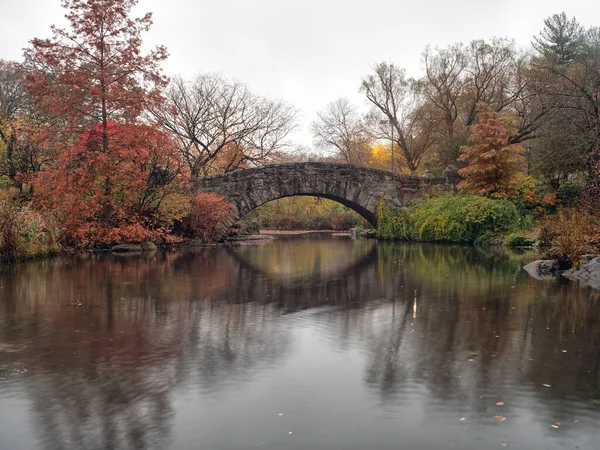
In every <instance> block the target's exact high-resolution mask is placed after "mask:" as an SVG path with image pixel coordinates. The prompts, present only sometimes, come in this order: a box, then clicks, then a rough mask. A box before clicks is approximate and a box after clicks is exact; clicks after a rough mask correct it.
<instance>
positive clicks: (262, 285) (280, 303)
mask: <svg viewBox="0 0 600 450" xmlns="http://www.w3.org/2000/svg"><path fill="white" fill-rule="evenodd" d="M266 245H267V246H268V245H269V244H266ZM227 253H228V254H229V255H230V256H231V258H232V260H233V261H235V262H236V263H237V266H238V270H237V273H236V275H235V279H232V280H231V290H230V291H229V292H228V293H225V297H226V298H227V299H228V300H229V301H231V302H235V303H239V302H242V303H254V302H255V303H258V304H271V303H273V304H274V306H276V307H278V308H281V309H282V310H284V311H287V312H290V311H300V310H306V309H310V308H314V307H320V306H343V307H355V306H361V305H363V304H364V302H366V301H371V300H372V299H373V298H377V299H389V298H392V297H393V296H394V295H395V292H396V286H395V284H399V280H398V282H394V283H392V284H391V285H390V284H389V283H387V284H383V285H382V284H381V282H380V278H379V277H378V273H379V265H378V264H377V261H378V260H379V255H378V253H379V252H378V246H377V244H376V243H375V244H374V245H373V247H372V248H370V249H369V251H368V252H367V254H365V255H364V256H363V257H361V258H360V259H359V260H358V261H356V262H355V263H354V264H351V265H349V266H347V268H346V269H344V271H339V272H335V273H333V274H329V275H327V276H314V277H311V278H309V279H300V280H289V279H278V278H277V277H273V276H272V275H270V274H268V273H267V272H266V271H264V270H261V269H260V268H257V267H256V266H255V265H254V264H250V263H249V262H248V261H246V260H244V259H243V258H240V256H239V255H236V253H235V249H228V250H227Z"/></svg>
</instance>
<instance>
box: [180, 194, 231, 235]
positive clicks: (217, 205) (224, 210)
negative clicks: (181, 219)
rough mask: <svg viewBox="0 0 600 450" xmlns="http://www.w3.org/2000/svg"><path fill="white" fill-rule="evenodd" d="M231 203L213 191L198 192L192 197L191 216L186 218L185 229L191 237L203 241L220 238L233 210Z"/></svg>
mask: <svg viewBox="0 0 600 450" xmlns="http://www.w3.org/2000/svg"><path fill="white" fill-rule="evenodd" d="M231 206H232V205H231V203H229V202H226V201H224V199H223V197H220V196H218V195H215V194H212V193H201V194H196V195H195V196H194V198H193V199H192V204H191V209H190V214H189V216H188V217H187V218H186V219H185V231H186V233H187V234H188V236H189V237H193V238H196V239H200V240H202V241H203V242H212V241H214V240H216V239H218V238H219V237H220V236H221V234H222V233H223V231H224V224H223V221H225V220H226V219H227V218H228V215H229V213H230V210H231Z"/></svg>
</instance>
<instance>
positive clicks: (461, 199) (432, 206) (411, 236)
mask: <svg viewBox="0 0 600 450" xmlns="http://www.w3.org/2000/svg"><path fill="white" fill-rule="evenodd" d="M532 228H533V224H532V220H531V217H530V216H526V215H523V214H521V213H520V212H519V210H518V209H517V206H516V205H515V203H513V202H512V201H510V200H505V199H502V200H496V199H490V198H486V197H479V196H474V195H443V196H440V197H432V198H428V199H423V200H419V201H417V202H415V203H413V204H412V205H410V206H409V207H408V208H403V209H399V210H398V209H392V208H389V207H387V206H386V204H385V203H384V202H383V201H382V200H381V201H380V202H379V204H378V207H377V232H376V237H377V238H379V239H384V240H404V241H416V242H446V243H458V244H475V245H489V244H500V243H502V242H505V243H507V244H509V245H512V246H521V245H529V246H530V245H532V244H533V243H534V240H533V239H531V238H529V237H526V234H527V233H530V232H531V230H532Z"/></svg>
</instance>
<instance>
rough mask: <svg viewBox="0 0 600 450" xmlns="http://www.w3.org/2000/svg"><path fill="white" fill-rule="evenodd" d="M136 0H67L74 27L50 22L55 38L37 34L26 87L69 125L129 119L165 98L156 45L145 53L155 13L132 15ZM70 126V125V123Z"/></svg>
mask: <svg viewBox="0 0 600 450" xmlns="http://www.w3.org/2000/svg"><path fill="white" fill-rule="evenodd" d="M136 4H137V0H68V1H64V2H63V6H64V7H65V8H67V9H68V10H69V11H68V13H67V16H66V17H67V19H68V20H69V22H70V29H69V30H64V29H59V28H56V27H52V33H53V36H52V38H51V39H33V40H32V41H31V45H32V48H30V49H28V50H27V51H26V53H25V55H26V61H27V64H28V66H29V75H28V88H29V90H30V92H31V93H32V94H33V95H34V96H36V98H37V100H38V103H39V104H40V105H42V106H43V107H44V109H46V110H48V111H49V112H52V113H54V114H58V115H61V116H63V118H64V119H67V123H66V125H67V126H68V127H77V126H80V125H81V124H82V123H90V122H95V121H98V120H101V121H104V122H105V121H106V120H108V119H109V118H111V117H112V118H119V119H122V120H123V119H124V120H126V121H127V122H131V121H132V120H134V119H135V118H136V117H138V116H139V115H140V113H141V112H142V110H143V109H144V108H145V107H148V106H151V105H155V104H156V103H158V102H160V101H161V96H160V88H162V87H163V86H165V85H166V78H165V77H164V76H163V75H162V73H161V71H160V68H159V66H158V64H159V63H160V62H161V61H163V60H165V59H166V57H167V53H166V50H165V49H164V48H163V47H158V48H156V49H154V50H153V51H151V52H150V53H149V54H147V55H142V54H141V52H140V47H141V44H142V39H141V34H142V32H144V31H147V30H148V29H149V27H150V25H151V24H152V20H151V15H149V14H147V15H145V16H144V17H142V18H138V19H130V18H129V14H130V12H131V8H133V7H134V6H135V5H136ZM71 129H72V128H71Z"/></svg>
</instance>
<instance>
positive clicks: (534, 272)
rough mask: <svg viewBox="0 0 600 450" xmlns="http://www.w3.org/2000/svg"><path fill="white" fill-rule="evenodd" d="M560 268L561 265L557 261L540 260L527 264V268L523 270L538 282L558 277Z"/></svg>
mask: <svg viewBox="0 0 600 450" xmlns="http://www.w3.org/2000/svg"><path fill="white" fill-rule="evenodd" d="M559 267H560V265H559V264H558V261H556V260H553V259H550V260H545V259H540V260H538V261H534V262H532V263H529V264H527V265H526V266H525V267H523V269H524V270H525V272H527V273H528V274H529V275H530V276H531V277H533V278H535V279H536V280H547V279H549V278H554V277H556V273H557V271H558V270H559Z"/></svg>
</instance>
